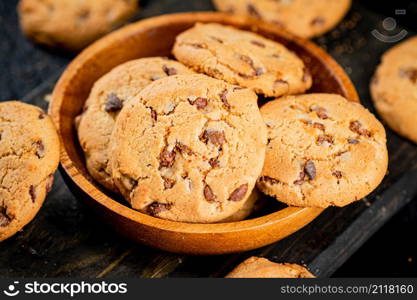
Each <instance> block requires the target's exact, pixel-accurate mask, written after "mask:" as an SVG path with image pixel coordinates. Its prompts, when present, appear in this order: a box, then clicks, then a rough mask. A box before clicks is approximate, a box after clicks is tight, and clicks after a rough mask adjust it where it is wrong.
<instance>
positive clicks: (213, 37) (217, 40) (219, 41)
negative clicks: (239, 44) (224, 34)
mask: <svg viewBox="0 0 417 300" xmlns="http://www.w3.org/2000/svg"><path fill="white" fill-rule="evenodd" d="M210 38H211V39H212V40H214V41H216V42H218V43H220V44H223V41H222V40H221V39H219V38H218V37H215V36H210Z"/></svg>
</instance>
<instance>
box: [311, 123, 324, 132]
mask: <svg viewBox="0 0 417 300" xmlns="http://www.w3.org/2000/svg"><path fill="white" fill-rule="evenodd" d="M313 127H314V128H317V129H320V130H321V131H324V130H325V127H324V125H323V124H321V123H317V122H315V123H313Z"/></svg>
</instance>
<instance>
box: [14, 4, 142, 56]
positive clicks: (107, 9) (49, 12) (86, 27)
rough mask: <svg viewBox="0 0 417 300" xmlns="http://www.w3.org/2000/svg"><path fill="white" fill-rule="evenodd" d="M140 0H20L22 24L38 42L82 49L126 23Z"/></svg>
mask: <svg viewBox="0 0 417 300" xmlns="http://www.w3.org/2000/svg"><path fill="white" fill-rule="evenodd" d="M137 10H138V0H88V1H87V0H20V2H19V7H18V11H19V16H20V25H21V28H22V30H23V31H24V33H25V34H26V35H27V36H28V37H30V38H31V39H33V40H34V41H36V42H38V43H40V44H44V45H47V46H50V47H54V48H59V49H61V48H62V49H64V50H69V51H79V50H81V49H82V48H84V47H85V46H87V45H88V44H90V43H91V42H93V41H95V40H96V39H98V38H99V37H101V36H103V35H104V34H106V33H108V32H110V31H112V30H113V29H114V28H116V27H117V26H119V25H121V24H123V23H124V22H126V21H127V20H128V19H129V18H131V17H132V16H133V15H134V14H135V13H136V11H137Z"/></svg>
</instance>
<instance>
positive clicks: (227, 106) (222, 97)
mask: <svg viewBox="0 0 417 300" xmlns="http://www.w3.org/2000/svg"><path fill="white" fill-rule="evenodd" d="M227 93H228V91H227V90H224V91H223V92H222V93H221V95H220V99H221V100H222V102H223V104H224V106H225V107H226V108H227V109H230V104H229V102H228V101H227Z"/></svg>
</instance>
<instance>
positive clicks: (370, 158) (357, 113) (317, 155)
mask: <svg viewBox="0 0 417 300" xmlns="http://www.w3.org/2000/svg"><path fill="white" fill-rule="evenodd" d="M261 113H262V116H263V118H264V120H265V123H266V125H267V127H268V145H267V150H266V158H265V166H264V168H263V171H262V175H261V177H260V178H259V180H258V187H259V189H260V190H261V191H262V192H264V193H266V194H268V195H271V196H273V197H275V198H276V199H278V200H279V201H281V202H284V203H286V204H288V205H293V206H301V207H323V208H324V207H328V206H331V205H334V206H344V205H347V204H349V203H351V202H353V201H356V200H359V199H361V198H363V197H365V196H366V195H368V194H369V193H370V192H372V191H373V190H374V189H375V188H376V187H377V186H378V185H379V183H380V182H381V180H382V179H383V177H384V175H385V174H386V171H387V164H388V154H387V147H386V137H385V130H384V127H383V126H382V125H381V124H380V122H379V121H378V120H377V119H376V118H375V117H374V116H373V115H372V114H371V113H370V112H368V111H367V110H366V109H365V108H364V107H363V106H361V105H360V104H358V103H354V102H350V101H347V100H346V99H345V98H343V97H341V96H339V95H333V94H309V95H299V96H288V97H283V98H280V99H277V100H274V101H271V102H268V103H267V104H265V105H264V106H263V107H262V108H261Z"/></svg>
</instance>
